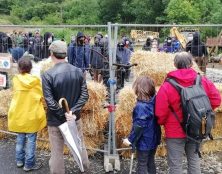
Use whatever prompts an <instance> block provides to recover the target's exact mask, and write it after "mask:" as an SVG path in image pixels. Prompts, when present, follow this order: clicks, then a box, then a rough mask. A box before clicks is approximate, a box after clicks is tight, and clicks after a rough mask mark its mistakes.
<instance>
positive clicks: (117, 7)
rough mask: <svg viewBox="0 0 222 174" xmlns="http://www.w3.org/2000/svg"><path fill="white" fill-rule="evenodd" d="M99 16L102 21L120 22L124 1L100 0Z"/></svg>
mask: <svg viewBox="0 0 222 174" xmlns="http://www.w3.org/2000/svg"><path fill="white" fill-rule="evenodd" d="M98 3H99V9H100V11H99V18H100V20H101V22H102V23H107V22H120V21H121V15H120V13H121V11H122V5H123V1H121V0H108V1H104V0H99V1H98Z"/></svg>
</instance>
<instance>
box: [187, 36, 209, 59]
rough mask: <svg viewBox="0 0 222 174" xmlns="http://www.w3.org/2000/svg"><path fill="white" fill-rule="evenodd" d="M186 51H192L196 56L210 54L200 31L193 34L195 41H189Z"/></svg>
mask: <svg viewBox="0 0 222 174" xmlns="http://www.w3.org/2000/svg"><path fill="white" fill-rule="evenodd" d="M186 51H187V52H190V53H191V54H192V56H194V57H202V56H208V53H207V48H206V46H205V44H204V43H203V42H201V40H200V34H199V33H194V34H193V41H192V42H188V43H187V45H186Z"/></svg>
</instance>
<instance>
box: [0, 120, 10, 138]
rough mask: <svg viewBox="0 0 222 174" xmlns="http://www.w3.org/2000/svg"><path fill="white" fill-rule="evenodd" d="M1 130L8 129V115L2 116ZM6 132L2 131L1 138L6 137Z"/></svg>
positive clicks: (0, 121)
mask: <svg viewBox="0 0 222 174" xmlns="http://www.w3.org/2000/svg"><path fill="white" fill-rule="evenodd" d="M0 130H4V131H7V130H8V122H7V118H6V117H0ZM6 136H7V135H6V134H5V133H1V132H0V140H1V139H5V138H6Z"/></svg>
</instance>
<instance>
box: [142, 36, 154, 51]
mask: <svg viewBox="0 0 222 174" xmlns="http://www.w3.org/2000/svg"><path fill="white" fill-rule="evenodd" d="M151 46H152V40H151V38H150V37H148V38H147V39H146V43H145V44H144V45H143V48H142V50H144V51H151Z"/></svg>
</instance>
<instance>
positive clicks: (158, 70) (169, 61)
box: [131, 51, 202, 86]
mask: <svg viewBox="0 0 222 174" xmlns="http://www.w3.org/2000/svg"><path fill="white" fill-rule="evenodd" d="M174 57H175V54H170V53H164V52H155V53H154V52H149V51H136V52H134V53H133V55H132V57H131V63H137V64H138V65H137V66H134V67H133V68H132V70H133V74H134V76H135V77H139V76H141V75H145V76H149V77H151V78H152V79H153V80H154V81H155V84H156V85H158V86H159V85H161V84H162V83H163V81H164V79H165V78H166V75H167V73H168V72H170V71H172V70H175V69H176V68H175V67H174V61H173V60H174ZM193 68H194V69H195V70H196V71H197V72H200V73H202V72H201V71H200V69H199V68H198V66H197V64H196V63H195V62H193Z"/></svg>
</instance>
